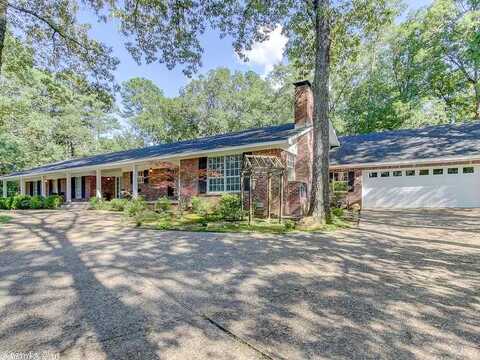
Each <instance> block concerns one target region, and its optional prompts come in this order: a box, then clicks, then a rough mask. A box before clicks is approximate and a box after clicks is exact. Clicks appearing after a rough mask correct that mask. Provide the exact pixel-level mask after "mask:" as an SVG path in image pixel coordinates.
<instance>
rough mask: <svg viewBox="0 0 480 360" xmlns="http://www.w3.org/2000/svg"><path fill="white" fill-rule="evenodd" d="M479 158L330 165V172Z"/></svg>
mask: <svg viewBox="0 0 480 360" xmlns="http://www.w3.org/2000/svg"><path fill="white" fill-rule="evenodd" d="M479 160H480V157H478V156H474V157H472V156H464V157H455V158H432V159H417V160H403V161H391V162H376V163H354V164H341V165H330V170H336V169H351V168H359V169H367V168H372V167H390V166H404V165H405V166H409V165H410V166H412V165H416V164H419V165H425V166H427V165H430V164H432V165H434V164H435V163H448V162H466V163H467V164H468V163H469V162H473V161H479Z"/></svg>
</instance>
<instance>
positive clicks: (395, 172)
mask: <svg viewBox="0 0 480 360" xmlns="http://www.w3.org/2000/svg"><path fill="white" fill-rule="evenodd" d="M402 176H403V171H402V170H393V171H392V177H402Z"/></svg>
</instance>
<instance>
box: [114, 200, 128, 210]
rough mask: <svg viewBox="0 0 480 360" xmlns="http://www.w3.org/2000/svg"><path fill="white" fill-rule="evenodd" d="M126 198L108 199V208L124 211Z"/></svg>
mask: <svg viewBox="0 0 480 360" xmlns="http://www.w3.org/2000/svg"><path fill="white" fill-rule="evenodd" d="M127 204H128V200H127V199H113V200H112V201H110V210H113V211H124V210H125V206H127Z"/></svg>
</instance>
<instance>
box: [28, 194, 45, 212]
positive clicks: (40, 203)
mask: <svg viewBox="0 0 480 360" xmlns="http://www.w3.org/2000/svg"><path fill="white" fill-rule="evenodd" d="M44 205H45V198H44V197H43V196H40V195H35V196H32V198H31V199H30V208H31V209H43V207H44Z"/></svg>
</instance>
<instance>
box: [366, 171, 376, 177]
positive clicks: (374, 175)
mask: <svg viewBox="0 0 480 360" xmlns="http://www.w3.org/2000/svg"><path fill="white" fill-rule="evenodd" d="M368 177H369V178H376V177H378V174H377V173H376V172H371V173H369V174H368Z"/></svg>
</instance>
